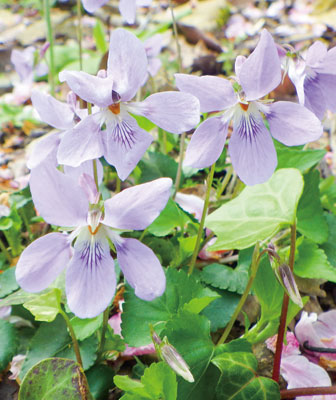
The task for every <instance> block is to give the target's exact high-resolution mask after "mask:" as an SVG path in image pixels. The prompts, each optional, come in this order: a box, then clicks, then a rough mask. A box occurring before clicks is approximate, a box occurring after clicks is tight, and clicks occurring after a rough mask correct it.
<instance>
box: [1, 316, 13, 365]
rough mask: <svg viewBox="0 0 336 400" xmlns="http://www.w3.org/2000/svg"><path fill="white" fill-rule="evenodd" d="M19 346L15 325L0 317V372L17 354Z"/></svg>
mask: <svg viewBox="0 0 336 400" xmlns="http://www.w3.org/2000/svg"><path fill="white" fill-rule="evenodd" d="M16 348H17V333H16V329H15V328H14V326H13V325H12V324H11V323H9V322H8V321H5V320H3V319H0V372H1V371H2V370H3V369H5V368H6V367H7V364H8V363H9V362H10V360H11V359H12V358H13V357H14V356H15V352H16Z"/></svg>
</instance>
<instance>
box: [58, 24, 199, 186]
mask: <svg viewBox="0 0 336 400" xmlns="http://www.w3.org/2000/svg"><path fill="white" fill-rule="evenodd" d="M147 66H148V62H147V56H146V51H145V48H144V46H143V44H142V43H141V41H140V40H139V39H137V37H136V36H135V35H133V34H132V33H130V32H127V31H126V30H124V29H116V30H114V31H113V32H112V34H111V41H110V51H109V57H108V62H107V71H104V72H102V71H101V72H100V73H99V76H92V75H89V74H87V73H85V72H82V71H81V72H76V71H62V72H61V73H60V80H61V81H66V82H67V84H68V85H69V86H70V88H71V89H72V90H73V91H74V92H75V93H76V94H77V95H78V96H79V97H81V98H82V99H84V100H86V101H87V102H89V103H93V104H95V105H97V106H98V107H100V111H98V112H95V113H93V114H91V115H88V116H87V117H86V118H84V119H83V120H82V121H81V122H80V123H79V124H77V125H76V126H75V127H74V128H73V129H72V130H69V131H67V132H66V133H65V134H64V137H63V139H62V141H61V143H60V147H59V149H58V155H57V158H58V162H59V163H60V164H66V165H70V166H73V167H75V166H77V165H79V164H80V163H82V162H83V161H85V160H89V159H94V158H99V157H101V156H104V157H105V159H106V161H107V162H108V163H110V164H112V165H114V166H115V168H116V170H117V173H118V175H119V177H120V178H121V179H123V180H124V179H126V178H127V176H128V175H129V174H130V173H131V172H132V170H133V169H134V167H135V166H136V164H137V163H138V162H139V160H140V159H141V157H142V156H143V154H144V153H145V151H146V149H147V148H148V146H149V145H150V144H151V142H152V141H153V138H152V136H151V135H150V134H149V133H148V132H146V131H145V130H143V129H141V128H140V127H139V126H138V124H137V122H136V120H135V119H134V118H133V117H132V116H131V115H130V113H133V114H138V115H143V116H145V117H146V118H148V119H149V120H151V121H152V122H154V123H155V124H156V125H158V126H159V127H161V128H162V129H164V130H167V131H169V132H173V133H181V132H183V131H186V130H189V129H191V128H193V127H194V126H195V125H197V123H198V121H199V102H198V100H197V99H196V98H195V97H194V96H192V95H190V94H188V93H181V92H162V93H156V94H153V95H151V96H149V97H147V98H146V99H145V100H144V101H142V102H130V100H131V99H132V98H133V97H134V96H135V94H136V93H137V91H138V89H139V88H140V87H141V85H142V84H143V81H144V79H145V77H146V74H147ZM102 126H106V130H101V128H102Z"/></svg>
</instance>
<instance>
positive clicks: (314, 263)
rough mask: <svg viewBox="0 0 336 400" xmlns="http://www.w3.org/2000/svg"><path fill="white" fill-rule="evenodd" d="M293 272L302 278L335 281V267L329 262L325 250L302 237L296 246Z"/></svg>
mask: <svg viewBox="0 0 336 400" xmlns="http://www.w3.org/2000/svg"><path fill="white" fill-rule="evenodd" d="M294 272H295V274H296V275H298V276H301V277H302V278H311V279H326V280H328V281H330V282H336V268H335V267H333V266H331V265H330V264H329V261H328V258H327V256H326V254H325V252H324V251H323V250H322V249H319V248H318V246H317V244H316V243H314V242H312V241H311V240H309V239H303V241H302V243H301V244H300V245H299V246H298V256H297V257H296V260H295V265H294Z"/></svg>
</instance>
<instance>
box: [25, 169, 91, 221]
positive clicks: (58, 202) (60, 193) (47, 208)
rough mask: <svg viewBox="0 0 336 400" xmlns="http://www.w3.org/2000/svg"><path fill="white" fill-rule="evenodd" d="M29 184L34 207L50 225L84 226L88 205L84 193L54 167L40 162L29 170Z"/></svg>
mask: <svg viewBox="0 0 336 400" xmlns="http://www.w3.org/2000/svg"><path fill="white" fill-rule="evenodd" d="M29 183H30V191H31V194H32V197H33V201H34V204H35V207H36V209H37V210H38V212H39V213H40V214H41V216H42V217H43V218H44V219H45V220H46V221H47V222H48V223H49V224H53V225H58V226H80V225H83V224H85V223H86V218H87V213H88V209H89V202H88V200H87V197H86V195H85V192H84V191H83V190H82V189H81V188H80V187H79V186H78V184H77V183H76V182H75V181H74V180H73V179H72V178H70V177H69V176H66V175H65V174H63V173H62V172H60V171H58V170H57V169H56V168H55V166H54V165H52V164H51V165H48V164H47V163H43V164H41V165H40V166H39V167H38V168H34V169H32V171H31V174H30V181H29Z"/></svg>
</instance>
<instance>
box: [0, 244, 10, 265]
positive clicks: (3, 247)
mask: <svg viewBox="0 0 336 400" xmlns="http://www.w3.org/2000/svg"><path fill="white" fill-rule="evenodd" d="M0 249H1V251H2V252H3V254H4V255H5V257H6V258H7V260H8V262H9V265H11V263H12V257H11V255H10V254H9V251H8V250H7V247H6V246H5V245H4V243H3V241H2V240H1V239H0Z"/></svg>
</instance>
